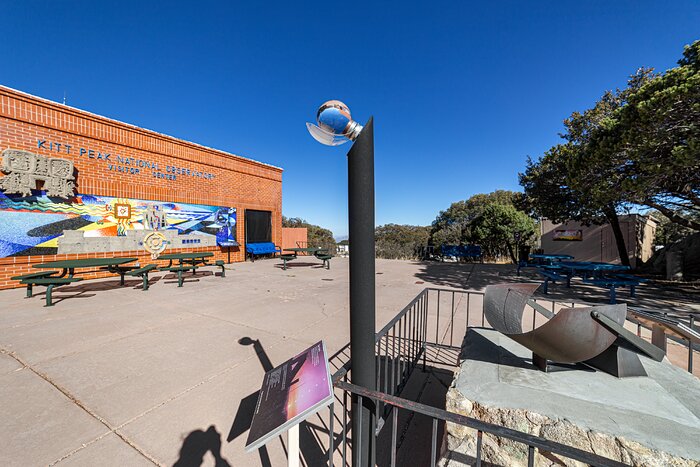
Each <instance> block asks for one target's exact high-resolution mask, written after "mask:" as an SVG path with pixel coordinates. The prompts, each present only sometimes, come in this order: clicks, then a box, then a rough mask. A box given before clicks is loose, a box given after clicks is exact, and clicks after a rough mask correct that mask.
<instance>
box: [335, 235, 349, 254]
mask: <svg viewBox="0 0 700 467" xmlns="http://www.w3.org/2000/svg"><path fill="white" fill-rule="evenodd" d="M335 249H336V252H337V253H338V256H349V255H350V241H349V240H347V239H346V240H341V241H339V242H338V243H336V244H335Z"/></svg>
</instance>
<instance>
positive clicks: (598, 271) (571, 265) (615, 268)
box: [557, 261, 630, 279]
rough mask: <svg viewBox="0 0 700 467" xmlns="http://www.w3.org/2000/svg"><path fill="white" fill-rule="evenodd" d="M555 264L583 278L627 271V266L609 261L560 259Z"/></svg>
mask: <svg viewBox="0 0 700 467" xmlns="http://www.w3.org/2000/svg"><path fill="white" fill-rule="evenodd" d="M557 266H559V267H560V268H562V269H565V270H568V271H569V274H570V275H572V276H574V275H581V276H582V277H584V279H585V278H586V277H588V276H592V277H602V276H603V275H605V274H615V273H618V272H623V271H628V270H629V269H630V267H629V266H623V265H621V264H611V263H599V262H595V261H560V262H559V263H558V264H557Z"/></svg>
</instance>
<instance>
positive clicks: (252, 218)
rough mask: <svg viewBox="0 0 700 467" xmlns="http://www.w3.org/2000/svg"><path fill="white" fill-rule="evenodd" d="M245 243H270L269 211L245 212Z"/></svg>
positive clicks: (270, 216) (248, 210)
mask: <svg viewBox="0 0 700 467" xmlns="http://www.w3.org/2000/svg"><path fill="white" fill-rule="evenodd" d="M245 241H246V243H260V242H271V241H272V213H271V212H270V211H254V210H252V209H246V210H245Z"/></svg>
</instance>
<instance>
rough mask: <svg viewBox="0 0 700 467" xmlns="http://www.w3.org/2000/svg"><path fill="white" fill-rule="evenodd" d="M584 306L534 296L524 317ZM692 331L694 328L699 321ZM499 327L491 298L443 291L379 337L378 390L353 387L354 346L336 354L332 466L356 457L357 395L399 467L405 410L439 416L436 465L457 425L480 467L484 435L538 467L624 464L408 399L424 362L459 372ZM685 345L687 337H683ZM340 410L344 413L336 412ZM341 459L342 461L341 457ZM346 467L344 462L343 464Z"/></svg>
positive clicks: (531, 320) (416, 303)
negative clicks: (490, 314) (511, 446)
mask: <svg viewBox="0 0 700 467" xmlns="http://www.w3.org/2000/svg"><path fill="white" fill-rule="evenodd" d="M576 305H579V306H580V305H581V304H580V303H575V302H567V303H562V302H557V301H554V300H550V299H541V298H533V299H531V301H530V302H529V306H528V307H527V308H526V311H525V313H524V315H523V323H524V324H523V326H524V327H528V326H532V328H535V327H536V326H538V325H540V324H542V323H544V321H545V320H546V319H547V318H546V316H545V315H547V314H553V313H556V312H558V311H559V310H560V309H562V308H565V307H567V308H568V307H574V306H576ZM629 321H630V322H631V323H633V324H634V325H635V326H637V327H638V334H639V335H640V336H642V337H644V338H647V339H648V336H647V335H642V334H643V333H642V331H641V330H642V329H644V328H646V329H648V330H651V327H650V326H647V325H645V324H644V323H642V322H640V321H638V320H635V319H630V320H629ZM689 325H690V328H691V329H693V322H692V318H691V320H690V323H689ZM474 326H477V327H485V328H490V327H491V326H490V325H489V324H488V322H487V321H486V319H485V316H484V313H483V293H482V292H474V291H467V290H453V289H441V288H426V289H423V291H421V292H420V293H419V294H418V295H417V296H416V297H415V298H414V299H413V300H411V302H410V303H409V304H408V305H406V306H405V307H404V308H403V309H402V310H401V311H400V312H399V313H398V314H397V315H396V316H395V317H394V318H393V319H392V320H391V321H389V322H388V323H387V324H386V325H385V326H384V327H383V328H382V329H381V330H380V331H379V332H377V334H376V339H375V343H376V347H375V358H376V368H377V370H376V390H370V389H367V388H364V387H359V386H356V385H353V384H351V383H350V382H349V378H348V373H349V372H350V371H351V369H352V364H351V362H350V360H349V354H350V352H349V346H346V347H344V348H343V349H341V351H339V352H338V353H337V354H336V359H335V360H336V361H335V363H334V366H335V368H336V369H337V371H336V372H335V374H334V375H333V383H334V386H335V388H336V403H335V404H334V405H333V406H331V409H330V421H329V426H330V433H334V432H333V426H334V421H335V422H337V423H338V424H339V426H340V433H338V434H337V436H336V434H335V433H334V434H333V436H330V437H329V444H328V448H329V450H328V462H329V465H343V466H346V465H349V464H348V462H347V461H348V459H349V457H348V456H349V453H350V452H351V451H352V436H351V432H350V421H349V407H350V405H349V404H350V401H349V400H348V399H349V398H350V397H357V398H369V399H371V400H372V401H373V402H374V408H375V413H376V417H377V429H376V435H379V434H380V433H381V432H382V430H383V429H384V428H385V427H386V426H391V427H392V428H391V450H392V451H391V465H392V466H393V465H395V463H396V459H397V453H396V449H397V423H398V418H397V417H398V413H399V411H407V412H410V413H417V414H422V415H426V416H428V417H431V419H432V439H431V465H435V462H436V461H437V456H438V455H439V453H438V452H437V449H438V446H437V445H436V443H437V430H438V423H439V422H443V423H445V422H449V423H455V424H458V425H462V426H465V427H468V428H471V429H474V430H476V439H477V446H476V453H475V457H474V459H472V460H471V461H470V462H475V463H476V465H480V464H481V457H482V451H481V443H482V436H483V434H484V433H486V434H489V435H491V436H495V437H499V438H505V439H508V440H511V441H514V442H516V443H521V444H523V445H524V446H526V447H527V455H528V465H533V464H532V463H533V462H534V456H535V451H536V450H540V451H542V452H546V453H547V454H548V455H549V454H556V455H561V456H564V457H567V458H570V459H573V460H577V461H580V462H585V463H588V464H591V465H611V466H612V465H615V466H619V465H624V464H621V463H619V462H617V461H614V460H611V459H607V458H604V457H601V456H598V455H595V454H592V453H590V452H587V451H582V450H580V449H576V448H574V447H572V446H567V445H564V444H561V443H556V442H553V441H550V440H547V439H545V438H541V437H538V436H534V435H530V434H528V433H523V432H520V431H517V430H512V429H509V428H506V427H503V426H499V425H494V424H489V423H485V422H483V421H480V420H478V419H475V418H471V417H467V416H463V415H460V414H456V413H451V412H448V411H446V410H442V409H439V408H435V407H432V406H429V405H426V404H422V403H420V402H415V401H412V400H408V399H405V398H402V397H400V396H401V394H402V391H403V390H404V388H405V387H406V384H407V382H408V381H409V378H410V377H411V374H412V372H413V371H414V369H415V368H416V367H417V366H418V365H419V364H422V368H423V370H425V369H426V365H427V364H428V363H431V364H433V363H437V364H440V365H448V366H450V365H451V366H453V367H456V366H458V364H459V362H458V361H457V358H456V355H458V354H459V351H460V349H461V346H462V339H463V338H464V336H465V335H466V332H467V330H468V328H469V327H474ZM675 340H676V341H681V340H680V339H675ZM430 349H435V350H436V351H440V350H447V351H451V352H452V353H451V354H450V355H454V356H455V358H454V360H453V361H450V360H449V358H448V359H445V358H442V359H441V358H436V359H435V360H434V359H433V356H434V355H433V354H431V353H430V352H432V351H431V350H430ZM698 350H700V349H697V348H695V347H694V346H693V345H692V342H690V343H689V345H688V351H689V358H688V367H689V368H690V371H692V360H693V353H694V352H696V351H698ZM336 411H339V412H340V413H336ZM336 457H337V458H336ZM341 462H342V463H341Z"/></svg>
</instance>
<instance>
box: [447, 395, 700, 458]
mask: <svg viewBox="0 0 700 467" xmlns="http://www.w3.org/2000/svg"><path fill="white" fill-rule="evenodd" d="M446 410H447V411H449V412H454V413H458V414H461V415H465V416H468V417H472V418H477V419H479V420H482V421H484V422H488V423H493V424H495V425H501V426H505V427H508V428H512V429H514V430H518V431H521V432H524V433H529V434H532V435H536V436H541V437H543V438H546V439H549V440H552V441H556V442H559V443H562V444H566V445H568V446H573V447H576V448H579V449H582V450H584V451H589V452H592V453H595V454H598V455H601V456H604V457H607V458H609V459H612V460H616V461H618V462H624V463H625V464H629V465H632V466H635V467H656V466H658V467H666V466H678V467H698V466H700V462H697V461H694V460H689V459H684V458H681V457H677V456H673V455H671V454H668V453H666V452H663V451H658V450H655V449H651V448H649V447H646V446H644V445H642V444H640V443H637V442H635V441H631V440H628V439H625V438H624V437H619V436H611V435H608V434H605V433H600V432H595V431H592V430H587V429H585V428H582V427H580V426H578V425H576V424H574V423H571V422H570V421H568V420H566V419H552V418H549V417H547V416H544V415H541V414H538V413H535V412H531V411H528V410H523V409H507V408H500V407H489V406H484V405H481V404H479V403H478V402H476V401H471V400H469V399H467V398H466V397H464V395H463V394H462V393H460V392H459V391H458V390H457V389H456V388H455V387H454V386H453V387H451V388H450V389H449V391H448V393H447V403H446ZM446 431H447V436H446V437H445V438H444V439H445V446H443V451H444V452H445V454H444V455H443V458H442V459H441V461H440V463H439V465H440V466H442V467H456V466H464V465H473V464H474V462H475V459H476V444H477V432H476V430H474V429H471V428H468V427H465V426H461V425H455V424H454V423H447V424H446ZM659 435H660V436H663V434H662V433H660V434H659ZM527 454H528V452H527V446H525V445H524V444H521V443H516V442H514V441H511V440H508V439H504V438H498V437H495V436H491V435H489V434H484V435H483V438H482V462H485V463H486V465H489V464H488V463H491V464H494V465H499V466H513V467H519V466H523V467H524V466H527ZM535 465H537V466H555V465H566V466H584V465H586V464H583V463H581V462H577V461H573V460H571V459H567V458H565V457H561V456H557V455H554V454H551V453H543V452H540V451H538V450H535Z"/></svg>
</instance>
